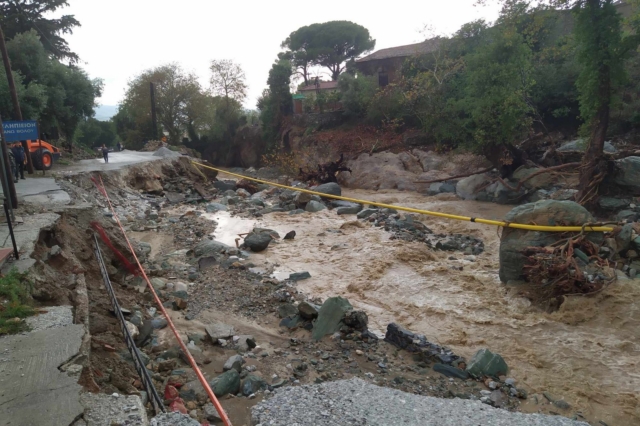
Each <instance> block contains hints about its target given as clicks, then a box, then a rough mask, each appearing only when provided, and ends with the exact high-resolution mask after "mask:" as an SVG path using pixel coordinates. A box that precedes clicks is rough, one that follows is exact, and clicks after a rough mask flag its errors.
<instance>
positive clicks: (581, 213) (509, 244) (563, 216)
mask: <svg viewBox="0 0 640 426" xmlns="http://www.w3.org/2000/svg"><path fill="white" fill-rule="evenodd" d="M505 221H507V222H513V223H523V224H536V225H552V226H553V225H560V224H563V225H582V224H584V223H587V222H593V217H592V216H591V214H590V213H589V212H588V211H587V210H586V209H585V208H584V207H582V206H581V205H579V204H577V203H574V202H571V201H555V200H544V201H538V202H535V203H529V204H523V205H521V206H518V207H516V208H514V209H513V210H511V211H510V212H509V213H508V214H507V215H506V216H505ZM590 237H591V236H590ZM558 238H560V236H559V235H557V233H553V232H532V231H527V230H520V229H514V228H504V230H503V232H502V237H501V239H500V280H501V281H502V282H507V281H511V280H513V281H519V280H520V279H521V277H522V268H523V267H524V264H525V261H526V258H525V256H524V255H523V254H522V250H524V249H525V248H526V247H529V246H531V247H544V246H547V245H549V244H552V243H554V242H556V241H557V240H558Z"/></svg>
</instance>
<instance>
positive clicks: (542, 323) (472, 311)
mask: <svg viewBox="0 0 640 426" xmlns="http://www.w3.org/2000/svg"><path fill="white" fill-rule="evenodd" d="M344 193H345V195H346V196H349V197H354V198H360V199H367V200H372V201H378V202H385V203H394V204H399V205H403V206H411V207H417V208H423V209H429V210H434V211H441V212H448V213H453V214H459V215H465V216H476V217H485V218H488V219H501V218H503V217H504V215H505V214H506V212H507V211H508V210H509V208H508V207H505V206H499V205H495V204H488V203H479V202H465V201H461V200H458V199H457V198H455V197H453V196H447V195H444V194H443V195H441V196H438V197H424V196H421V195H417V194H411V193H406V192H399V191H392V190H386V191H379V192H373V191H365V190H349V191H345V192H344ZM217 219H218V228H217V231H216V233H215V234H214V235H215V236H216V238H218V239H221V241H223V242H226V243H228V244H233V242H234V241H233V240H234V239H235V238H237V235H235V234H239V233H242V232H248V231H249V230H251V229H252V228H253V226H260V227H264V228H270V229H274V230H276V231H278V232H279V233H281V234H282V235H283V234H284V233H286V232H289V231H291V230H295V231H296V234H297V236H296V239H295V240H294V241H282V242H278V243H276V244H272V245H271V246H270V247H269V248H268V250H266V251H265V252H262V253H260V254H253V255H252V257H251V259H252V262H253V263H256V264H258V265H260V266H261V267H262V268H264V269H265V270H267V271H270V272H274V273H275V276H276V277H278V278H282V277H285V276H287V275H288V273H291V272H301V271H308V272H309V273H310V274H311V278H310V279H307V280H304V281H300V282H299V283H298V284H297V288H298V289H299V290H301V291H303V292H304V293H306V294H308V295H309V296H310V297H319V298H322V299H324V298H327V297H330V296H335V295H341V296H343V297H346V298H348V299H349V300H350V301H351V303H352V304H353V305H354V307H356V308H357V309H363V310H365V311H366V312H367V313H368V314H369V318H370V323H371V326H372V328H373V329H377V331H378V332H383V331H384V330H385V328H386V326H387V324H389V323H390V322H398V323H399V324H401V325H403V326H405V327H407V328H410V329H412V330H414V331H416V332H419V333H423V334H425V335H426V336H427V337H428V338H430V339H433V340H434V341H436V342H438V343H440V344H442V345H445V346H448V347H451V348H452V349H454V351H455V352H456V353H458V354H461V355H464V356H466V357H470V356H471V355H472V354H473V353H474V352H475V351H476V350H477V349H480V348H482V347H489V348H491V349H492V350H493V351H496V352H499V353H500V354H502V355H503V356H504V357H505V359H506V360H507V362H508V364H509V366H510V367H511V373H510V374H511V375H512V376H514V377H516V378H517V379H518V380H521V381H523V382H524V383H526V385H527V386H528V387H529V391H530V395H533V396H532V397H530V398H529V399H528V400H527V402H526V403H525V404H524V405H523V407H522V409H523V410H524V411H530V412H535V411H538V410H539V406H538V405H537V404H536V400H543V398H544V397H543V396H542V392H549V393H551V394H554V395H561V396H562V397H563V398H564V399H565V400H567V401H569V402H570V404H571V405H572V410H574V411H577V412H581V413H582V414H583V415H584V416H585V417H586V418H587V419H589V420H590V421H593V422H596V423H597V421H598V420H602V421H604V422H606V423H607V424H609V425H612V424H633V423H637V422H638V421H640V410H639V409H638V406H639V405H640V401H639V400H638V395H639V393H640V378H638V377H635V375H633V374H630V373H629V372H630V371H633V370H634V366H636V365H637V355H638V350H639V349H640V347H639V345H638V343H637V326H638V322H639V320H640V311H639V309H638V303H639V302H640V281H639V280H621V281H618V282H616V283H614V284H613V285H611V286H610V287H608V288H607V289H605V290H604V291H603V292H601V293H600V294H597V295H595V296H592V297H569V298H568V300H567V301H566V302H565V303H564V304H563V305H562V307H561V309H560V310H559V311H557V312H554V313H547V312H543V311H541V310H540V309H538V308H536V307H532V306H531V305H530V303H529V301H528V300H526V299H524V298H522V297H518V296H517V295H516V292H515V290H514V289H509V288H507V287H505V286H504V285H502V284H501V283H500V281H499V278H498V267H499V262H498V247H499V232H500V231H499V230H498V229H496V228H492V227H487V226H483V225H478V224H474V223H467V222H452V221H445V220H443V219H439V218H431V217H422V218H420V220H421V221H423V223H424V224H426V225H427V226H428V227H429V228H431V229H433V230H434V231H435V232H446V233H461V234H468V235H472V236H474V237H477V238H481V239H482V240H483V241H484V244H485V252H484V253H482V254H480V255H478V256H475V257H473V256H472V257H469V256H463V255H461V254H460V253H454V254H451V253H447V252H438V251H432V250H430V249H428V248H427V247H426V246H425V245H424V244H421V243H407V242H403V241H397V240H395V241H394V240H391V239H390V238H389V234H388V233H386V232H385V231H383V230H381V229H379V228H373V227H370V226H369V225H364V226H363V224H362V223H361V222H354V220H355V217H354V216H337V215H336V214H335V212H332V211H322V212H319V213H313V214H311V213H304V214H300V215H289V214H287V213H273V214H269V215H266V216H264V217H262V218H259V219H257V220H254V219H251V220H247V219H240V218H229V216H228V214H226V213H225V214H219V215H218V217H217Z"/></svg>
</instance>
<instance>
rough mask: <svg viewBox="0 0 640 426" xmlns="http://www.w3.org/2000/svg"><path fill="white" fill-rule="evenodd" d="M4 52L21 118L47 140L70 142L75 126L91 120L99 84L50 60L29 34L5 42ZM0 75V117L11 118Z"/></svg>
mask: <svg viewBox="0 0 640 426" xmlns="http://www.w3.org/2000/svg"><path fill="white" fill-rule="evenodd" d="M7 51H8V53H9V58H10V59H11V63H12V68H13V71H14V80H15V83H16V89H17V92H18V98H19V100H20V107H21V110H22V116H23V118H24V119H33V120H38V121H39V122H40V130H41V132H42V133H43V134H44V135H45V137H46V138H48V139H49V138H53V139H55V138H57V137H60V136H66V137H67V139H69V140H70V139H72V138H73V135H74V133H75V130H76V128H77V126H78V124H79V123H80V122H81V121H83V120H85V119H86V118H88V117H91V116H93V114H94V105H95V99H96V98H97V97H99V96H100V94H101V92H102V81H101V80H91V79H89V77H88V76H87V74H86V72H84V71H83V70H82V69H80V68H78V67H77V66H75V65H65V64H62V63H61V62H59V61H58V60H56V59H52V58H51V57H50V55H49V53H47V51H46V49H45V47H44V46H43V44H42V42H41V40H40V38H39V36H38V35H37V33H36V32H35V31H33V30H32V31H29V32H26V33H22V34H18V35H16V36H15V37H14V38H13V39H12V40H9V41H8V42H7ZM0 74H1V75H0V114H2V115H3V117H7V118H8V117H12V118H13V117H15V115H14V111H13V105H12V104H11V103H10V99H11V98H10V97H9V96H8V83H7V80H6V76H5V75H4V73H0ZM5 95H6V96H5Z"/></svg>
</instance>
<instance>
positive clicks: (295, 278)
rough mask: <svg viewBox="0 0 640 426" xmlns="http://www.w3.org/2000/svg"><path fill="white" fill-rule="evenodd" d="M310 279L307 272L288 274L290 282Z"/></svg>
mask: <svg viewBox="0 0 640 426" xmlns="http://www.w3.org/2000/svg"><path fill="white" fill-rule="evenodd" d="M309 278H311V274H310V273H308V272H294V273H292V274H289V279H290V280H291V281H302V280H306V279H309Z"/></svg>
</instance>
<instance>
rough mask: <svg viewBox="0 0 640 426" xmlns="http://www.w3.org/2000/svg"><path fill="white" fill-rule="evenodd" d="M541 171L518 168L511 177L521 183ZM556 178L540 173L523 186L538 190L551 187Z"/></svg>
mask: <svg viewBox="0 0 640 426" xmlns="http://www.w3.org/2000/svg"><path fill="white" fill-rule="evenodd" d="M540 170H541V169H539V168H536V167H520V168H519V169H518V170H516V171H515V172H514V173H513V177H514V178H515V179H517V180H518V181H523V180H525V179H526V178H528V177H529V176H531V175H532V174H534V173H537V172H539V171H540ZM555 180H556V178H555V177H554V176H553V174H551V173H542V174H539V175H537V176H534V177H532V178H531V179H529V180H528V181H526V182H525V183H524V184H523V185H524V187H525V188H529V189H540V188H546V187H548V186H551V185H552V184H553V183H554V182H555Z"/></svg>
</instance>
